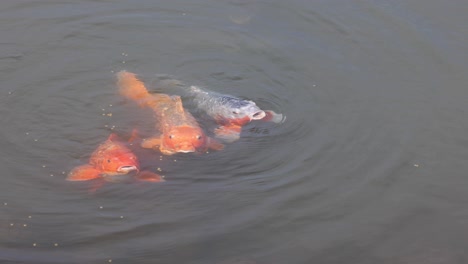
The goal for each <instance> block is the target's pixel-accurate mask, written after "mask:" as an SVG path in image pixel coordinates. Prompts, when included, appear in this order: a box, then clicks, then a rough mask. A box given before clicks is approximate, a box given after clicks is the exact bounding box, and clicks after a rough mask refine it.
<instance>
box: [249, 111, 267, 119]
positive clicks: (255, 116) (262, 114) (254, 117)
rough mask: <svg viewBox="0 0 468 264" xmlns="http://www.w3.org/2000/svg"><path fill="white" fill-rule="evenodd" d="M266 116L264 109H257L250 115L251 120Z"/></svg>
mask: <svg viewBox="0 0 468 264" xmlns="http://www.w3.org/2000/svg"><path fill="white" fill-rule="evenodd" d="M265 116H266V114H265V111H257V112H255V113H253V115H252V116H251V118H252V120H260V119H262V118H264V117H265Z"/></svg>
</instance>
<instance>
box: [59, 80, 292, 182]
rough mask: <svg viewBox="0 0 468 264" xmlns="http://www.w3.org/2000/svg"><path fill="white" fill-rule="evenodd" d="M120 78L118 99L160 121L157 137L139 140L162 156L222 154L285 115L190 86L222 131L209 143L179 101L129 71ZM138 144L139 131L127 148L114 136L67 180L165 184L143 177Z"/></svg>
mask: <svg viewBox="0 0 468 264" xmlns="http://www.w3.org/2000/svg"><path fill="white" fill-rule="evenodd" d="M116 77H117V86H118V88H119V93H120V95H122V96H123V97H124V98H126V99H128V100H130V101H134V102H135V103H136V104H137V105H138V106H140V107H142V108H150V109H151V110H152V111H153V112H154V115H155V117H156V119H157V122H156V126H155V131H154V135H155V136H153V137H150V138H145V139H142V140H140V141H141V143H140V146H141V147H142V148H148V149H153V150H155V151H159V152H160V153H162V154H164V155H173V154H175V153H205V152H206V151H208V150H210V149H211V150H222V149H223V148H224V144H226V143H231V142H233V141H236V140H238V139H239V138H240V134H241V131H242V127H243V126H245V125H247V124H248V123H250V122H251V121H253V120H262V121H270V122H276V123H279V122H281V121H283V120H284V118H283V115H282V114H277V113H275V112H273V111H271V110H262V109H260V108H259V107H258V106H257V105H256V104H255V102H253V101H250V100H244V99H241V98H238V97H234V96H231V95H225V94H220V93H216V92H213V91H209V90H204V89H201V88H199V87H195V86H191V87H190V88H189V89H187V90H188V93H189V94H190V95H191V96H192V98H193V102H194V103H195V105H196V106H197V107H198V108H199V109H200V110H202V111H204V112H205V113H206V114H207V115H208V116H210V117H212V118H213V119H214V120H215V121H216V124H217V125H218V127H216V129H215V131H214V134H215V137H214V138H213V137H209V136H207V135H206V134H205V132H204V131H203V129H202V128H201V127H200V125H199V124H198V122H197V120H196V119H195V117H194V116H193V115H192V114H191V113H190V112H188V111H187V110H186V109H185V108H184V106H183V104H182V99H181V97H180V96H178V95H168V94H164V93H149V91H148V89H147V88H146V87H145V85H144V83H143V82H142V81H141V80H139V79H138V78H137V76H136V75H135V74H134V73H131V72H128V71H120V72H118V73H117V74H116ZM137 138H138V136H137V132H136V130H133V133H132V136H131V137H130V139H129V140H128V141H127V142H126V141H123V140H121V139H120V138H119V137H118V136H117V135H116V134H114V133H112V134H111V135H110V136H109V137H108V139H107V140H106V141H104V142H103V143H101V144H100V145H99V146H98V147H97V148H96V150H95V151H94V152H93V153H92V154H91V157H90V159H89V162H88V164H85V165H81V166H77V167H75V168H74V169H72V170H71V171H70V173H69V174H68V176H67V180H68V181H87V180H93V179H98V178H100V179H104V180H105V181H110V182H112V181H114V178H117V176H122V175H129V176H131V177H132V178H134V179H135V180H137V181H146V182H163V181H164V179H163V177H162V176H161V175H159V174H157V173H154V172H150V171H140V164H139V160H138V157H137V156H136V155H135V154H134V152H133V151H132V150H131V149H130V148H129V146H128V145H129V143H131V142H134V141H136V140H137Z"/></svg>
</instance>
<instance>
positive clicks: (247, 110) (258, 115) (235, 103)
mask: <svg viewBox="0 0 468 264" xmlns="http://www.w3.org/2000/svg"><path fill="white" fill-rule="evenodd" d="M224 99H225V100H224V102H225V103H224V104H223V105H224V107H223V108H222V110H221V111H220V113H218V116H221V117H222V118H223V119H226V120H228V121H229V123H231V124H236V125H240V126H242V125H245V124H247V123H249V122H250V121H252V120H260V119H262V118H264V117H265V115H266V114H265V111H263V110H262V109H260V107H258V106H257V105H256V104H255V102H253V101H250V100H242V99H239V98H234V97H226V98H224Z"/></svg>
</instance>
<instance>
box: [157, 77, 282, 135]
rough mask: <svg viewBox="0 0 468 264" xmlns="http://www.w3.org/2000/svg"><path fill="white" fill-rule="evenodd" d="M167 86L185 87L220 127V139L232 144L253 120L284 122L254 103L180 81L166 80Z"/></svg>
mask: <svg viewBox="0 0 468 264" xmlns="http://www.w3.org/2000/svg"><path fill="white" fill-rule="evenodd" d="M165 83H166V85H172V86H179V87H184V88H185V91H187V92H188V94H189V95H190V96H191V97H192V98H193V102H194V103H195V104H196V106H197V108H198V109H201V110H203V111H204V112H205V113H206V114H207V115H209V116H210V117H212V118H213V119H214V120H215V121H216V123H217V124H218V125H219V127H217V128H216V129H215V134H216V136H217V137H218V138H221V139H223V140H224V141H227V142H232V141H235V140H237V139H239V137H240V133H241V130H242V127H243V126H245V125H247V124H248V123H250V122H251V121H253V120H261V121H272V122H275V123H280V122H282V121H283V120H284V119H283V115H282V114H277V113H275V112H274V111H272V110H262V109H260V107H258V106H257V104H255V102H254V101H251V100H244V99H241V98H238V97H235V96H232V95H227V94H221V93H217V92H214V91H210V90H208V89H201V88H199V87H197V86H190V87H187V86H186V85H185V84H184V83H182V82H180V81H178V80H171V79H169V80H166V81H165Z"/></svg>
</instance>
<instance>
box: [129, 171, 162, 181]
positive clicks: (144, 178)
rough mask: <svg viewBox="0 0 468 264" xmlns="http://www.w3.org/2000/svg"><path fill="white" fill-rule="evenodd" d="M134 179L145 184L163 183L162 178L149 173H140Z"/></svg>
mask: <svg viewBox="0 0 468 264" xmlns="http://www.w3.org/2000/svg"><path fill="white" fill-rule="evenodd" d="M135 178H136V179H137V180H139V181H147V182H164V181H165V180H164V178H163V177H162V176H161V175H159V174H157V173H154V172H151V171H141V172H140V173H138V174H137V175H135Z"/></svg>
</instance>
